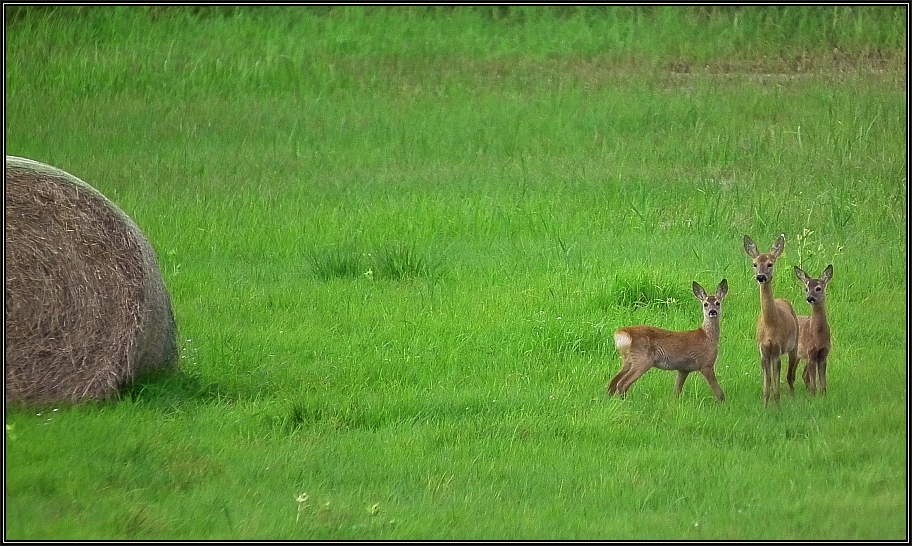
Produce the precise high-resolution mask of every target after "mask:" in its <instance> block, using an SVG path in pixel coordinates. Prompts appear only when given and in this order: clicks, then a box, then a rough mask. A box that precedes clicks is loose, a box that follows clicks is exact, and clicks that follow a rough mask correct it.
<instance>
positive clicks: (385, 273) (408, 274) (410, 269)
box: [371, 243, 441, 280]
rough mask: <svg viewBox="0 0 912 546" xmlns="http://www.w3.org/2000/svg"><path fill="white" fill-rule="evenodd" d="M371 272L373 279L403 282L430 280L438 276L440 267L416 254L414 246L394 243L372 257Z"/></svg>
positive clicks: (436, 263)
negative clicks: (420, 279)
mask: <svg viewBox="0 0 912 546" xmlns="http://www.w3.org/2000/svg"><path fill="white" fill-rule="evenodd" d="M372 264H373V267H372V268H371V271H372V272H373V275H374V277H375V278H383V279H392V280H405V279H414V278H432V277H436V276H437V275H439V273H440V271H441V265H440V263H439V262H436V261H433V260H431V259H430V258H428V257H427V256H425V255H422V254H421V253H419V252H418V250H417V249H416V248H415V246H414V245H411V244H406V243H395V244H393V245H390V246H386V247H382V248H381V249H380V250H379V251H378V252H377V253H376V254H374V255H373V260H372Z"/></svg>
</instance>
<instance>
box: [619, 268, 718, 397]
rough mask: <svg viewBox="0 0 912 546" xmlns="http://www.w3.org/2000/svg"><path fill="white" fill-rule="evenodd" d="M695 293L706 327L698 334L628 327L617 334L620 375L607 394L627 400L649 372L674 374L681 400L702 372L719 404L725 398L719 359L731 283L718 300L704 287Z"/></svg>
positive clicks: (691, 331) (696, 285) (696, 286)
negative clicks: (693, 377)
mask: <svg viewBox="0 0 912 546" xmlns="http://www.w3.org/2000/svg"><path fill="white" fill-rule="evenodd" d="M693 293H694V296H696V297H697V299H698V300H700V301H701V302H703V325H702V326H700V328H698V329H696V330H690V331H687V332H673V331H670V330H663V329H661V328H653V327H652V326H628V327H627V328H621V329H620V330H618V331H617V332H615V333H614V344H615V346H616V347H617V350H618V352H619V353H621V371H620V372H618V374H617V375H615V376H614V379H612V380H611V382H610V383H608V385H607V388H608V394H609V395H612V394H615V393H617V394H618V395H619V396H620V397H621V398H624V397H625V396H626V394H627V389H629V388H630V387H631V386H632V385H633V384H634V383H635V382H636V380H637V379H639V378H640V377H642V375H643V374H644V373H646V372H647V371H649V369H650V368H654V367H655V368H660V369H662V370H675V371H677V372H678V377H677V380H675V386H674V393H675V395H676V396H680V394H681V389H682V388H683V387H684V381H685V380H686V379H687V376H688V374H690V373H691V372H700V373H701V374H703V377H705V378H706V382H707V383H709V387H710V388H711V389H712V391H713V394H715V395H716V398H718V399H719V402H722V401H723V400H725V394H723V392H722V389H721V388H720V387H719V382H718V381H716V372H715V369H714V367H715V365H716V357H717V356H718V355H719V319H720V318H721V316H722V300H723V299H725V294H727V293H728V281H726V280H725V279H722V282H720V283H719V287H718V288H716V295H715V296H707V295H706V291H705V290H703V287H702V286H700V285H699V284H697V283H696V281H695V282H694V283H693Z"/></svg>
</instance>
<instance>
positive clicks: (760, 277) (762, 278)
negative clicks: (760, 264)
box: [757, 275, 766, 284]
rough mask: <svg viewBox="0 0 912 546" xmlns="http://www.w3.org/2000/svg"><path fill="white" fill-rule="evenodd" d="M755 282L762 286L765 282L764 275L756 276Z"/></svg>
mask: <svg viewBox="0 0 912 546" xmlns="http://www.w3.org/2000/svg"><path fill="white" fill-rule="evenodd" d="M757 282H758V283H760V284H763V283H765V282H766V275H757Z"/></svg>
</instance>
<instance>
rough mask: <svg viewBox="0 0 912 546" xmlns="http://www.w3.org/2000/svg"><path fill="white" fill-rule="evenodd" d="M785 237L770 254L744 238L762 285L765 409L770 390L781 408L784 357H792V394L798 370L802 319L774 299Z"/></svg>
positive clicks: (786, 304) (759, 340) (785, 302)
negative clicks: (777, 265) (759, 250)
mask: <svg viewBox="0 0 912 546" xmlns="http://www.w3.org/2000/svg"><path fill="white" fill-rule="evenodd" d="M784 247H785V235H784V234H783V235H779V238H777V239H776V242H775V243H773V247H772V249H771V250H770V251H769V253H767V254H760V253H759V252H757V245H755V244H754V241H752V240H751V238H750V237H748V236H747V235H745V236H744V251H745V252H746V253H747V255H748V256H749V257H750V258H751V260H752V261H753V265H754V276H755V278H756V280H757V283H758V284H759V285H760V316H759V318H757V346H758V347H759V349H760V367H761V369H762V370H763V405H764V407H765V406H767V405H768V404H769V397H770V387H772V391H773V399H774V400H775V401H776V405H779V378H780V375H781V373H782V356H783V355H786V354H787V355H788V358H789V363H788V372H787V374H786V379H787V381H788V388H789V391H790V392H794V390H795V386H794V385H795V368H796V367H797V366H798V319H797V317H796V316H795V309H794V308H793V307H792V304H791V303H789V302H788V300H785V299H782V298H773V266H774V265H775V263H776V260H777V259H778V258H779V256H780V255H782V249H783V248H784Z"/></svg>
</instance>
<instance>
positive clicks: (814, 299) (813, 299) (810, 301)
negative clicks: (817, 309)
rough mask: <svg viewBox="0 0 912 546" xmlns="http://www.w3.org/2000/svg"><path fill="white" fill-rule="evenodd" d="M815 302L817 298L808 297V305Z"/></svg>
mask: <svg viewBox="0 0 912 546" xmlns="http://www.w3.org/2000/svg"><path fill="white" fill-rule="evenodd" d="M815 301H817V298H815V297H814V296H808V303H814V302H815Z"/></svg>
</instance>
